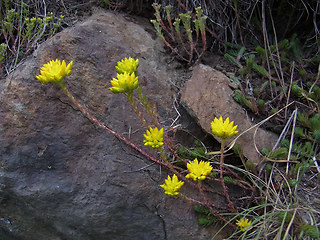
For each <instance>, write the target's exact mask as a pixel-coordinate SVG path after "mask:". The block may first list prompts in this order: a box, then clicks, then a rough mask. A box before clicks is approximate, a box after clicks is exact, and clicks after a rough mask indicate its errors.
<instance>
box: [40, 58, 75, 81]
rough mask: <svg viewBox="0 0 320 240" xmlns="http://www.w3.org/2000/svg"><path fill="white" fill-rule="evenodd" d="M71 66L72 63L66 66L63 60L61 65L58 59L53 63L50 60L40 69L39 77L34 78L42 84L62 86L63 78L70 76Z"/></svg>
mask: <svg viewBox="0 0 320 240" xmlns="http://www.w3.org/2000/svg"><path fill="white" fill-rule="evenodd" d="M72 66H73V62H72V61H71V62H70V63H69V64H68V66H67V65H66V62H65V61H64V60H63V61H62V63H61V61H60V60H58V59H56V60H55V61H54V60H51V61H50V62H49V63H46V64H44V65H43V67H41V70H40V75H38V76H36V78H37V79H38V80H39V81H40V82H41V83H44V84H46V83H49V82H52V83H55V84H58V85H62V84H63V79H64V77H65V76H67V75H70V74H71V69H72Z"/></svg>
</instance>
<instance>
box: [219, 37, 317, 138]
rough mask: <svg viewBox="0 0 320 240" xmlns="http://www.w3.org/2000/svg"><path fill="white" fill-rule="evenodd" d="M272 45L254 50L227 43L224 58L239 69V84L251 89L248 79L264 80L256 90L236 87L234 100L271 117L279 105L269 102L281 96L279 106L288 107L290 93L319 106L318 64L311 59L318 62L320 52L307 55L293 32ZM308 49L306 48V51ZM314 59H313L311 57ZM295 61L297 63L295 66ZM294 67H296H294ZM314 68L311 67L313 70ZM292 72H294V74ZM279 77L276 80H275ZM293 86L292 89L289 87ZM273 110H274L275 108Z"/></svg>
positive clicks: (253, 80) (255, 82)
mask: <svg viewBox="0 0 320 240" xmlns="http://www.w3.org/2000/svg"><path fill="white" fill-rule="evenodd" d="M270 42H271V44H270V45H268V46H267V47H266V48H265V47H262V46H260V45H257V46H256V47H255V49H254V50H251V51H250V49H249V50H248V49H247V48H245V47H244V46H241V45H237V44H233V43H229V42H226V43H225V47H226V53H225V54H224V58H225V59H227V60H228V61H229V62H230V63H232V64H233V65H235V66H236V67H237V68H238V71H237V73H238V75H237V76H236V77H238V78H239V79H240V84H239V85H241V83H242V84H246V86H245V87H246V88H247V89H248V85H247V84H248V82H249V83H251V84H252V85H253V84H257V81H256V79H265V78H267V79H268V81H264V82H263V83H262V84H261V83H259V81H258V84H257V86H254V88H253V92H252V90H250V91H244V89H245V87H244V86H242V88H240V89H241V90H239V89H236V90H235V93H234V96H235V97H234V98H235V100H236V101H237V102H238V103H239V104H241V105H243V106H244V107H246V108H247V109H249V110H250V111H251V112H253V113H254V114H256V115H261V114H265V115H266V116H270V115H272V114H273V113H274V111H275V110H276V109H277V107H273V106H272V105H270V104H266V103H268V102H274V101H275V99H274V98H275V97H276V98H278V103H277V105H278V106H281V105H280V104H282V106H285V104H287V103H288V102H287V101H283V100H284V99H288V95H289V96H290V93H289V90H291V92H292V94H291V96H295V97H297V98H300V99H303V100H306V101H308V102H309V103H310V102H312V103H311V104H314V105H316V107H319V105H320V87H319V86H318V85H315V84H314V83H315V81H317V80H316V79H317V66H318V65H312V66H313V67H311V64H310V63H311V62H312V63H316V62H318V61H319V59H320V58H319V57H318V55H317V56H316V57H315V56H311V58H309V59H308V58H305V55H304V48H302V47H301V44H300V42H299V39H298V35H297V34H293V35H292V37H291V38H290V39H283V40H281V41H279V42H278V43H276V42H275V40H273V43H272V39H271V41H270ZM305 51H306V50H305ZM311 59H312V60H311ZM293 62H294V63H295V65H292V64H293ZM292 66H295V68H294V69H292ZM311 69H312V70H311ZM292 71H293V73H292ZM290 75H291V76H293V77H294V78H293V79H294V81H292V83H290V81H287V79H290V77H289V76H290ZM306 79H309V80H310V79H312V81H311V83H310V85H309V86H308V87H305V85H304V83H301V81H303V80H306ZM275 80H276V81H275ZM290 86H291V89H289V87H290ZM273 109H274V110H273ZM318 136H319V134H318V133H316V134H315V137H314V138H316V139H319V137H318Z"/></svg>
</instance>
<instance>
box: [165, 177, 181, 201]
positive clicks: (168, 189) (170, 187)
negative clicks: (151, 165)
mask: <svg viewBox="0 0 320 240" xmlns="http://www.w3.org/2000/svg"><path fill="white" fill-rule="evenodd" d="M164 182H165V183H164V184H162V185H160V187H162V188H163V189H164V193H165V194H167V195H170V196H177V195H178V194H179V190H180V188H181V187H182V186H183V184H184V182H182V181H179V179H178V177H177V176H176V175H175V174H173V176H172V179H171V177H170V176H168V178H167V179H166V180H165V181H164Z"/></svg>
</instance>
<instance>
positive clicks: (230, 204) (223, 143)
mask: <svg viewBox="0 0 320 240" xmlns="http://www.w3.org/2000/svg"><path fill="white" fill-rule="evenodd" d="M225 144H226V141H225V139H222V141H221V149H220V153H221V155H220V182H221V185H222V187H223V191H224V195H225V197H226V199H227V201H228V206H229V208H230V210H231V211H232V212H237V210H236V209H235V207H234V205H233V202H232V201H231V200H230V197H229V193H228V188H227V186H226V184H225V182H224V179H223V168H224V166H223V165H224V155H223V154H224V147H225Z"/></svg>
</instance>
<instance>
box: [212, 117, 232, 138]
mask: <svg viewBox="0 0 320 240" xmlns="http://www.w3.org/2000/svg"><path fill="white" fill-rule="evenodd" d="M233 123H234V122H233V121H232V122H230V120H229V118H228V117H227V118H226V120H225V121H223V119H222V117H220V118H219V119H217V118H214V120H213V121H212V122H211V131H212V134H213V135H216V136H218V137H220V138H222V139H227V138H230V137H232V136H233V135H236V134H237V133H238V131H237V127H238V126H237V125H236V126H233Z"/></svg>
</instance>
